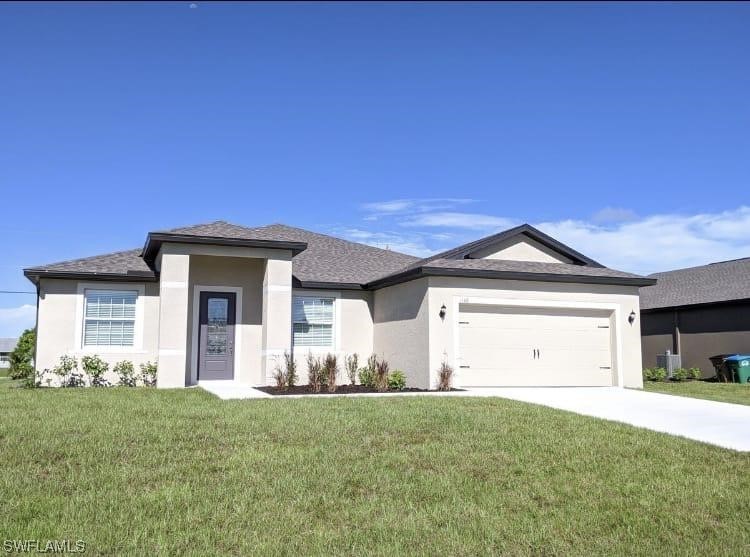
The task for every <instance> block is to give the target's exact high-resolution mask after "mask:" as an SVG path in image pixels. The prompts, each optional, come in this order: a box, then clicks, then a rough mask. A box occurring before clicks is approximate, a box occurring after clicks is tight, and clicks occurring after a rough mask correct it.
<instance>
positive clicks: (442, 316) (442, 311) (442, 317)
mask: <svg viewBox="0 0 750 557" xmlns="http://www.w3.org/2000/svg"><path fill="white" fill-rule="evenodd" d="M440 319H445V304H443V305H442V306H440Z"/></svg>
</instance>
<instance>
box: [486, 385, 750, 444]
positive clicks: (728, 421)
mask: <svg viewBox="0 0 750 557" xmlns="http://www.w3.org/2000/svg"><path fill="white" fill-rule="evenodd" d="M748 388H750V387H748ZM471 391H474V396H501V397H504V398H510V399H513V400H520V401H523V402H531V403H534V404H542V405H544V406H550V407H552V408H559V409H561V410H569V411H570V412H575V413H577V414H583V415H585V416H594V417H596V418H603V419H605V420H614V421H616V422H622V423H625V424H630V425H634V426H636V427H644V428H646V429H652V430H654V431H660V432H663V433H669V434H671V435H678V436H680V437H687V438H688V439H694V440H695V441H702V442H704V443H710V444H712V445H718V446H719V447H724V448H727V449H734V450H737V451H750V406H743V405H740V404H727V403H725V402H714V401H712V400H701V399H698V398H688V397H681V396H672V395H663V394H659V393H647V392H645V391H637V390H631V389H618V388H616V387H559V388H545V387H528V388H527V387H516V388H511V387H508V388H486V389H471Z"/></svg>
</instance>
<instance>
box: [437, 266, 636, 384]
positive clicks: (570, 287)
mask: <svg viewBox="0 0 750 557" xmlns="http://www.w3.org/2000/svg"><path fill="white" fill-rule="evenodd" d="M475 297H478V298H487V299H495V300H504V299H506V300H514V301H515V300H519V301H529V302H534V303H539V302H544V301H549V302H564V303H569V304H571V305H572V306H575V305H576V304H580V305H581V306H582V307H583V306H586V305H589V306H590V305H594V304H604V305H606V306H612V308H613V310H612V311H613V313H612V317H611V320H610V328H611V331H612V335H613V347H612V349H613V350H612V355H613V358H612V360H613V367H614V369H613V375H614V377H615V378H617V376H618V372H620V371H621V374H622V378H623V386H625V387H635V388H641V387H642V386H643V381H642V375H641V371H642V366H641V332H640V323H639V321H638V320H636V322H635V323H633V324H632V325H631V324H630V323H628V316H629V315H630V312H631V311H633V312H635V314H636V315H638V313H639V297H638V288H637V287H635V286H616V285H595V284H568V283H553V282H531V281H507V280H498V279H468V278H452V277H430V278H429V295H428V300H429V301H428V305H429V309H428V311H427V320H428V322H429V339H430V350H429V383H430V385H431V386H434V383H435V381H436V370H437V369H438V367H439V365H440V363H441V361H442V360H443V359H445V360H446V361H448V363H450V364H451V365H453V367H454V369H458V362H457V361H456V347H455V344H456V336H455V335H456V331H457V320H458V305H459V303H460V302H461V300H462V299H463V298H475ZM443 304H445V306H446V308H447V314H446V316H445V319H444V320H441V319H440V317H439V312H440V307H441V306H442V305H443ZM615 310H616V312H615ZM615 328H616V330H615ZM617 332H619V335H620V341H619V343H618V342H616V336H615V335H616V334H617ZM618 344H619V346H618Z"/></svg>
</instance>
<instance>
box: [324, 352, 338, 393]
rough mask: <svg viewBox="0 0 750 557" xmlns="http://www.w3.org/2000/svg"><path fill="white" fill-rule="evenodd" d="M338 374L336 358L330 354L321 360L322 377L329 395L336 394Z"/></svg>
mask: <svg viewBox="0 0 750 557" xmlns="http://www.w3.org/2000/svg"><path fill="white" fill-rule="evenodd" d="M338 373H339V365H338V358H336V354H331V353H330V352H329V353H328V354H326V356H325V358H324V359H323V377H324V380H325V383H326V384H327V386H328V392H329V393H335V392H336V376H337V375H338Z"/></svg>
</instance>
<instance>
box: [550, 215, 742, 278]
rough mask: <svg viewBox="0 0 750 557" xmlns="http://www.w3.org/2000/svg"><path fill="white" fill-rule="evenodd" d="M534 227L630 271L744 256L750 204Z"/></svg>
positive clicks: (662, 269) (604, 262) (680, 265)
mask: <svg viewBox="0 0 750 557" xmlns="http://www.w3.org/2000/svg"><path fill="white" fill-rule="evenodd" d="M538 227H539V228H540V229H541V230H543V231H544V232H546V233H547V234H549V235H550V236H553V237H554V238H557V239H558V240H560V241H561V242H563V243H566V244H568V245H570V246H571V247H573V248H575V249H576V250H578V251H580V252H582V253H584V254H586V255H588V256H590V257H592V258H594V259H596V260H598V261H600V262H601V263H603V264H604V265H607V266H608V267H614V268H616V269H622V270H626V271H632V272H636V273H654V272H657V271H668V270H672V269H680V268H683V267H692V266H695V265H704V264H706V263H711V262H714V261H723V260H727V259H737V258H740V257H750V234H749V233H748V230H750V207H740V208H739V209H736V210H732V211H724V212H721V213H704V214H698V215H680V214H660V215H651V216H648V217H643V218H640V219H638V220H635V221H631V222H625V223H620V224H616V225H613V226H601V225H597V224H592V223H588V222H584V221H574V220H566V221H559V222H547V223H541V224H539V225H538Z"/></svg>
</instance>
